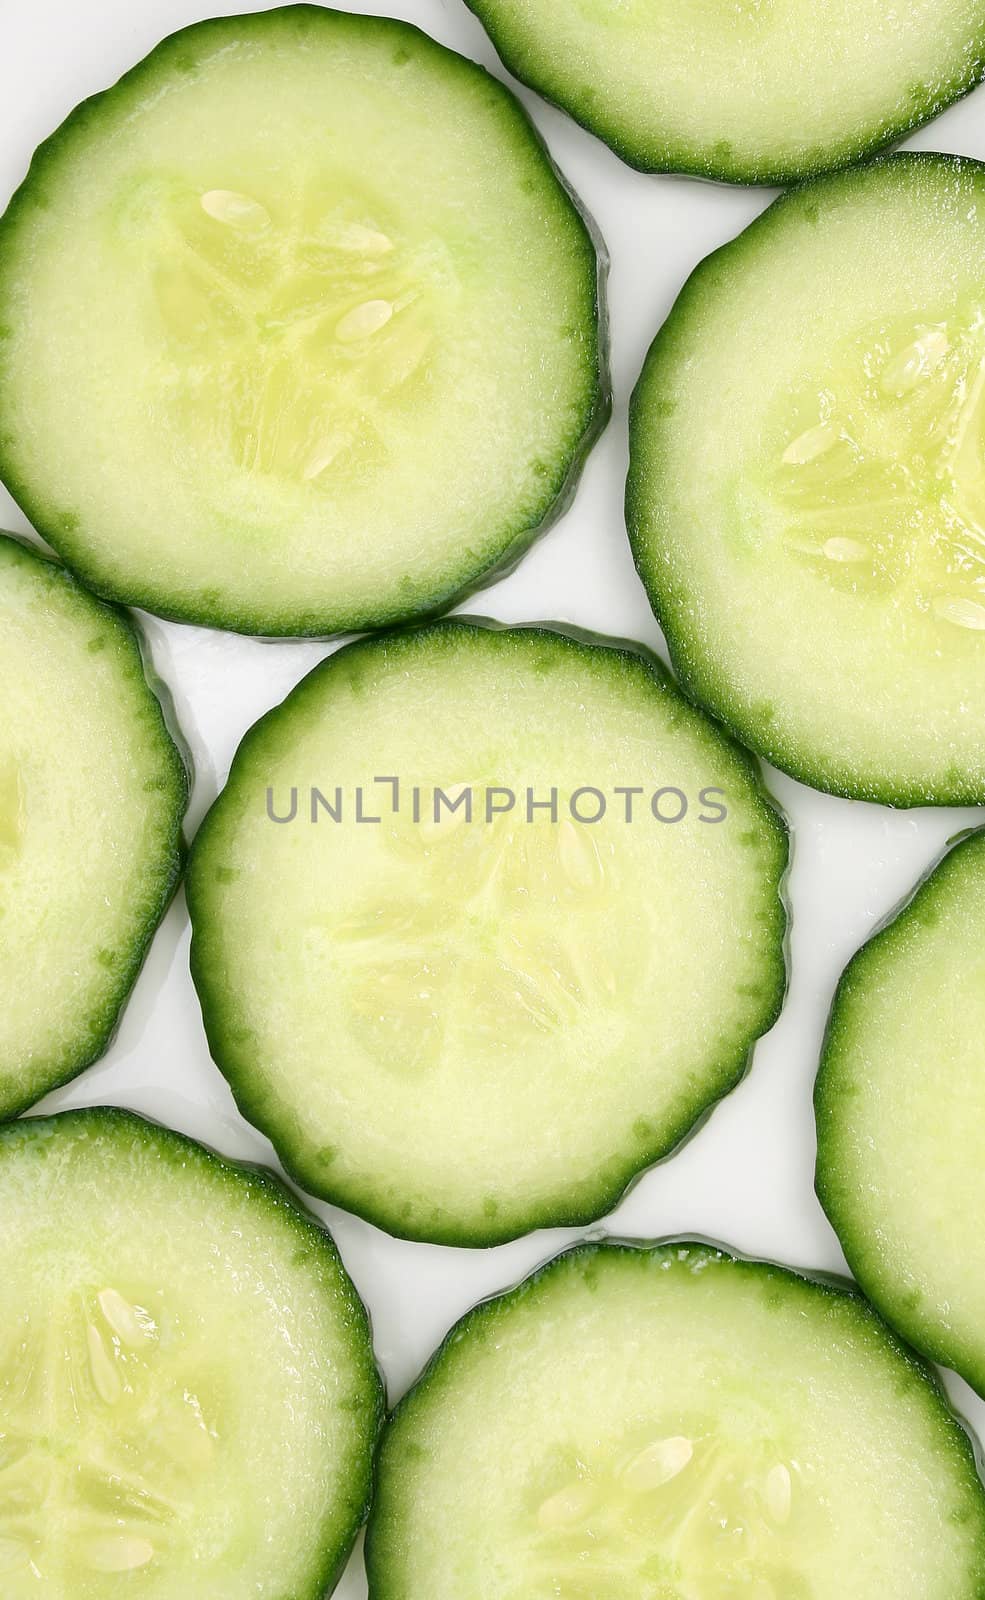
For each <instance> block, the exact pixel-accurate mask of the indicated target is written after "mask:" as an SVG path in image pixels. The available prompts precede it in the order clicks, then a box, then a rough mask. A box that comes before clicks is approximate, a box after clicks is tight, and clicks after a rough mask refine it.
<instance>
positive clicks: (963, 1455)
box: [366, 1230, 985, 1600]
mask: <svg viewBox="0 0 985 1600" xmlns="http://www.w3.org/2000/svg"><path fill="white" fill-rule="evenodd" d="M680 1251H686V1252H687V1253H688V1254H689V1255H690V1254H692V1253H693V1254H694V1255H695V1256H697V1257H700V1258H703V1259H705V1260H709V1259H710V1260H711V1261H713V1262H715V1263H716V1264H718V1265H724V1266H726V1267H730V1266H734V1267H737V1268H739V1269H743V1270H749V1271H751V1272H753V1273H755V1274H756V1275H757V1276H758V1275H759V1274H763V1275H764V1277H766V1278H772V1279H774V1280H776V1281H777V1282H778V1283H779V1284H780V1285H781V1286H782V1287H784V1288H785V1287H787V1286H789V1285H790V1284H791V1283H793V1284H795V1285H796V1286H798V1287H804V1286H806V1287H808V1288H810V1289H814V1290H816V1291H817V1292H818V1295H819V1297H826V1298H828V1299H830V1300H835V1299H836V1300H840V1301H841V1302H842V1303H850V1304H851V1305H852V1307H853V1309H854V1311H855V1313H856V1315H857V1319H858V1322H859V1325H860V1326H861V1325H863V1324H864V1325H865V1326H866V1327H868V1328H870V1329H871V1330H872V1331H873V1332H874V1333H875V1334H876V1335H877V1336H878V1337H879V1338H880V1340H881V1342H882V1344H883V1346H884V1348H885V1351H886V1352H887V1353H889V1354H891V1355H892V1356H893V1357H896V1358H898V1359H899V1360H900V1361H902V1362H903V1363H905V1365H906V1367H907V1368H908V1369H909V1371H910V1373H911V1374H912V1375H913V1376H914V1377H915V1378H916V1379H917V1380H918V1381H920V1383H921V1385H922V1389H923V1393H924V1398H925V1400H926V1404H927V1406H928V1408H931V1409H933V1411H934V1412H936V1413H937V1414H938V1415H939V1416H940V1419H941V1423H942V1425H943V1426H944V1427H945V1428H946V1429H947V1433H948V1435H949V1438H950V1442H951V1444H952V1445H953V1453H954V1460H955V1465H956V1466H960V1467H961V1468H963V1469H964V1472H965V1473H966V1474H967V1486H968V1490H969V1492H970V1493H973V1494H976V1495H977V1498H978V1501H979V1511H980V1515H979V1537H978V1551H979V1556H978V1562H979V1577H980V1580H981V1581H982V1582H983V1583H985V1485H983V1483H982V1472H983V1470H985V1454H983V1451H982V1447H981V1445H980V1443H979V1441H978V1439H977V1437H976V1435H975V1433H974V1432H973V1430H972V1428H971V1426H970V1424H969V1423H968V1422H967V1421H966V1420H965V1419H964V1417H963V1416H962V1415H961V1413H960V1412H959V1411H958V1410H957V1408H956V1407H955V1406H954V1405H953V1404H952V1402H951V1400H950V1398H949V1396H948V1394H947V1391H946V1390H945V1388H944V1385H943V1383H942V1381H941V1379H940V1377H939V1375H938V1374H937V1373H936V1372H935V1371H934V1370H933V1368H932V1367H931V1366H930V1365H929V1364H928V1363H927V1361H926V1360H925V1359H924V1358H923V1357H922V1356H921V1355H920V1354H919V1353H918V1352H917V1351H915V1350H914V1349H912V1348H911V1347H910V1346H909V1345H908V1344H906V1342H905V1341H904V1340H903V1339H902V1338H901V1337H900V1336H899V1334H898V1333H897V1332H896V1331H895V1330H894V1329H893V1328H892V1327H890V1326H889V1325H888V1324H887V1323H886V1322H885V1320H884V1319H883V1318H882V1317H881V1316H880V1315H879V1312H878V1311H877V1310H876V1309H875V1308H874V1307H873V1306H872V1305H871V1304H870V1303H869V1301H868V1300H867V1299H866V1298H865V1296H864V1295H863V1294H862V1293H861V1292H860V1290H859V1288H858V1286H857V1285H856V1284H854V1283H853V1282H852V1281H851V1280H850V1279H849V1278H846V1277H844V1276H843V1275H842V1274H839V1273H833V1272H823V1271H820V1270H818V1271H814V1270H809V1269H806V1268H799V1267H790V1266H784V1265H782V1264H781V1263H779V1262H775V1261H771V1260H766V1259H763V1258H761V1257H757V1256H751V1255H746V1254H744V1253H743V1252H741V1251H739V1250H736V1249H734V1248H733V1247H732V1246H731V1245H725V1244H722V1243H720V1242H718V1241H716V1240H713V1239H709V1238H706V1237H704V1236H703V1235H700V1234H685V1235H670V1236H662V1237H660V1238H657V1239H629V1238H626V1237H623V1236H621V1235H609V1234H606V1233H605V1232H604V1231H602V1230H599V1231H598V1232H595V1233H592V1234H590V1235H588V1236H587V1237H586V1238H585V1239H581V1240H577V1241H576V1242H575V1243H574V1244H572V1245H569V1246H566V1247H565V1248H564V1249H563V1250H561V1251H559V1252H558V1253H556V1254H555V1255H552V1256H550V1257H548V1258H547V1259H546V1260H545V1261H542V1262H541V1263H540V1264H539V1265H538V1266H537V1267H535V1268H534V1269H533V1271H532V1272H530V1273H529V1274H527V1275H526V1276H525V1277H523V1278H521V1279H520V1280H519V1281H517V1282H514V1283H513V1284H512V1285H510V1286H509V1287H507V1288H505V1289H502V1290H498V1291H496V1292H495V1293H493V1294H491V1295H488V1296H486V1297H484V1298H483V1299H481V1300H479V1301H478V1302H477V1303H476V1304H475V1305H473V1306H472V1307H471V1308H470V1309H469V1310H468V1311H466V1312H464V1313H463V1314H462V1316H461V1317H459V1318H458V1319H457V1320H456V1322H455V1323H454V1324H453V1325H452V1327H451V1328H450V1329H449V1330H448V1332H447V1333H446V1334H445V1337H444V1339H443V1340H442V1341H441V1343H440V1344H439V1345H438V1347H437V1349H436V1350H435V1352H434V1354H433V1355H432V1356H431V1357H430V1359H429V1360H428V1361H427V1362H426V1363H425V1366H424V1367H423V1369H422V1370H421V1372H420V1373H419V1374H418V1376H417V1377H416V1378H415V1379H414V1381H413V1382H412V1383H411V1385H410V1386H409V1388H408V1389H407V1390H406V1392H405V1393H404V1394H403V1395H402V1397H401V1398H400V1400H399V1401H398V1402H397V1404H396V1405H395V1406H394V1407H393V1408H392V1409H391V1410H390V1412H389V1413H388V1416H387V1419H386V1424H385V1426H384V1429H383V1432H382V1434H381V1436H380V1440H379V1444H378V1446H377V1451H376V1460H375V1466H374V1487H373V1504H372V1509H371V1512H370V1517H369V1524H368V1526H367V1530H366V1572H367V1577H368V1580H369V1600H387V1594H388V1573H387V1563H386V1558H385V1556H384V1555H382V1554H378V1552H377V1540H378V1539H379V1537H380V1532H379V1526H380V1522H381V1520H382V1518H383V1517H384V1516H385V1515H386V1514H387V1509H388V1508H387V1505H386V1492H385V1490H384V1489H383V1488H382V1483H383V1476H384V1471H385V1456H386V1453H387V1450H388V1447H389V1445H390V1441H391V1438H392V1437H393V1430H394V1428H395V1426H396V1425H397V1424H398V1423H399V1422H400V1421H401V1420H402V1418H403V1416H404V1415H405V1413H406V1412H408V1411H409V1410H410V1409H411V1408H412V1407H413V1406H414V1405H416V1404H417V1403H418V1401H419V1400H420V1399H422V1398H426V1397H427V1394H428V1391H429V1389H430V1387H431V1383H432V1381H433V1379H434V1378H435V1377H436V1376H437V1375H438V1373H439V1371H440V1369H441V1367H442V1366H443V1365H444V1362H445V1359H446V1358H447V1357H449V1356H450V1355H451V1354H452V1352H453V1350H454V1349H455V1347H456V1346H457V1345H458V1344H460V1343H461V1342H462V1341H463V1340H465V1339H467V1338H468V1337H469V1336H470V1335H471V1334H472V1333H473V1332H475V1331H476V1330H478V1329H481V1326H482V1324H483V1322H484V1321H485V1320H486V1319H487V1318H488V1317H490V1316H493V1315H495V1314H496V1313H497V1312H498V1311H500V1310H507V1311H508V1310H509V1309H510V1308H511V1307H512V1306H513V1305H514V1304H515V1303H516V1302H518V1301H520V1300H522V1299H523V1298H524V1296H525V1295H526V1294H527V1293H528V1292H529V1291H530V1290H532V1289H534V1288H536V1287H537V1286H538V1285H539V1284H540V1283H541V1282H542V1281H543V1280H544V1279H545V1278H548V1277H550V1276H551V1274H552V1272H553V1271H554V1270H555V1269H560V1268H562V1267H563V1266H564V1265H565V1264H566V1263H568V1262H571V1261H572V1260H575V1261H577V1260H587V1261H589V1262H590V1261H591V1259H592V1258H593V1257H596V1256H599V1255H604V1254H610V1255H621V1256H636V1257H641V1256H649V1257H651V1258H652V1259H653V1260H659V1259H660V1258H661V1257H662V1256H666V1255H672V1254H675V1253H676V1252H680ZM967 1600H972V1597H971V1596H968V1597H967Z"/></svg>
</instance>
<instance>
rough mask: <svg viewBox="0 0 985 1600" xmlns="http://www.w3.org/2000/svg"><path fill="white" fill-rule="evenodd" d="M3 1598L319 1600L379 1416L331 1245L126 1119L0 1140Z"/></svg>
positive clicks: (33, 1125) (54, 1125)
mask: <svg viewBox="0 0 985 1600" xmlns="http://www.w3.org/2000/svg"><path fill="white" fill-rule="evenodd" d="M0 1199H2V1203H3V1207H4V1214H5V1216H6V1217H7V1218H8V1229H7V1244H6V1245H4V1246H0V1270H2V1273H3V1281H4V1310H3V1316H2V1318H0V1419H2V1420H0V1586H2V1591H3V1594H4V1600H29V1597H34V1596H36V1595H38V1594H39V1593H43V1594H44V1596H45V1600H110V1597H111V1596H115V1595H117V1594H118V1593H119V1586H120V1584H121V1582H123V1581H124V1580H125V1581H126V1582H127V1584H128V1592H130V1590H131V1589H132V1592H133V1593H134V1594H139V1595H140V1596H141V1597H144V1600H187V1597H188V1596H190V1595H193V1594H194V1595H198V1594H202V1595H205V1594H208V1595H209V1597H210V1600H247V1597H249V1600H255V1597H258V1596H269V1597H270V1600H281V1596H283V1595H284V1594H285V1593H290V1594H291V1596H292V1600H293V1597H297V1600H322V1594H323V1592H324V1587H325V1584H326V1583H327V1581H328V1578H329V1577H330V1576H331V1574H332V1572H333V1570H334V1568H335V1566H336V1565H337V1563H338V1562H339V1560H341V1559H342V1558H343V1557H344V1555H345V1552H346V1550H347V1547H348V1544H349V1542H351V1539H352V1538H353V1537H354V1535H355V1530H356V1527H357V1525H358V1520H359V1516H360V1512H361V1510H362V1507H363V1500H364V1497H365V1495H366V1493H367V1487H368V1476H369V1456H370V1451H371V1447H372V1440H373V1434H374V1430H375V1425H376V1413H377V1407H378V1389H377V1380H376V1378H375V1374H374V1371H373V1366H372V1356H371V1351H370V1347H369V1339H368V1331H367V1328H366V1323H365V1318H363V1317H362V1313H361V1309H360V1308H359V1307H358V1302H356V1300H355V1297H354V1295H353V1293H352V1290H351V1286H350V1285H349V1284H348V1281H347V1280H346V1279H345V1278H344V1275H343V1273H342V1270H341V1267H340V1266H339V1264H338V1259H337V1257H336V1256H335V1255H334V1253H333V1252H332V1248H331V1245H330V1244H329V1242H328V1241H327V1239H326V1237H325V1236H324V1235H322V1234H320V1232H319V1231H318V1230H317V1229H316V1228H315V1227H314V1225H313V1223H312V1222H311V1221H310V1220H305V1218H304V1217H303V1214H302V1213H300V1212H299V1211H297V1210H296V1209H294V1208H293V1207H292V1206H290V1205H289V1204H288V1202H287V1201H286V1198H285V1197H284V1196H283V1195H282V1194H280V1193H279V1192H278V1191H276V1190H275V1189H274V1188H273V1187H272V1186H268V1185H266V1183H265V1182H263V1181H261V1180H258V1179H257V1178H256V1177H255V1176H252V1177H244V1176H243V1175H242V1174H240V1173H239V1172H237V1171H236V1170H235V1169H232V1168H230V1167H228V1166H225V1165H223V1164H220V1163H218V1162H216V1161H215V1160H214V1159H213V1158H212V1157H211V1156H208V1155H207V1154H206V1153H205V1152H203V1151H201V1150H199V1149H198V1147H196V1146H192V1145H189V1144H188V1143H187V1142H186V1141H182V1140H180V1139H178V1138H177V1136H175V1135H171V1134H169V1133H166V1132H165V1131H163V1130H160V1129H156V1128H154V1129H151V1128H150V1127H149V1125H146V1124H143V1123H141V1122H140V1121H139V1119H136V1118H132V1117H130V1116H129V1115H127V1114H125V1113H119V1112H102V1111H95V1112H82V1113H68V1114H66V1115H65V1116H63V1117H61V1118H56V1119H48V1120H41V1121H30V1120H29V1121H27V1122H22V1123H19V1124H14V1125H12V1126H11V1128H10V1129H9V1130H8V1131H5V1132H3V1133H0Z"/></svg>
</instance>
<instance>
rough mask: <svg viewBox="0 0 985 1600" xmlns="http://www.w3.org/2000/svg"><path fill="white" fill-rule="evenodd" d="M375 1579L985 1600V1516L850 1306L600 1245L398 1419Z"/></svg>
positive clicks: (730, 1268)
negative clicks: (984, 1599)
mask: <svg viewBox="0 0 985 1600" xmlns="http://www.w3.org/2000/svg"><path fill="white" fill-rule="evenodd" d="M504 1463H507V1464H508V1470H504ZM367 1565H368V1568H369V1576H370V1596H371V1600H420V1597H421V1596H423V1595H427V1597H428V1600H462V1597H463V1596H465V1595H468V1597H469V1600H692V1597H693V1600H699V1597H700V1600H740V1597H741V1600H883V1597H884V1596H886V1595H891V1596H892V1597H893V1600H978V1596H980V1595H981V1593H982V1592H983V1589H982V1586H983V1583H985V1497H983V1493H982V1488H981V1485H980V1483H979V1481H978V1477H977V1474H976V1471H975V1462H974V1456H973V1454H972V1449H971V1445H970V1443H969V1440H968V1438H967V1436H966V1435H965V1433H964V1432H963V1430H962V1428H961V1427H960V1425H959V1424H958V1421H957V1419H956V1418H955V1417H954V1415H953V1413H951V1412H950V1411H949V1410H948V1408H947V1405H946V1402H945V1399H944V1396H943V1393H942V1391H941V1390H940V1389H939V1388H938V1386H937V1384H936V1382H935V1381H934V1379H933V1378H932V1377H931V1375H930V1374H929V1372H928V1371H927V1370H926V1369H925V1368H924V1367H923V1365H922V1364H921V1363H919V1362H918V1361H917V1360H916V1359H915V1358H914V1357H912V1356H911V1355H910V1353H909V1352H907V1351H906V1350H905V1349H904V1348H903V1347H902V1346H901V1345H899V1344H898V1343H897V1342H896V1341H895V1339H894V1338H893V1337H892V1335H891V1334H890V1333H889V1332H888V1330H887V1329H886V1328H885V1327H884V1326H883V1325H882V1323H881V1322H879V1320H878V1319H877V1318H876V1317H875V1316H874V1315H873V1313H872V1311H871V1310H870V1309H869V1307H868V1306H867V1305H866V1304H865V1302H864V1301H863V1300H862V1299H861V1297H860V1296H858V1295H856V1294H854V1293H852V1292H851V1291H850V1290H849V1289H848V1288H847V1286H846V1287H834V1286H833V1285H831V1284H821V1283H814V1282H810V1281H808V1280H807V1279H804V1278H802V1277H799V1276H797V1275H795V1274H794V1273H792V1272H788V1271H785V1270H783V1269H781V1268H779V1267H774V1266H767V1265H764V1264H762V1263H760V1262H748V1261H739V1260H735V1259H733V1258H732V1257H731V1256H729V1255H726V1254H724V1253H723V1252H720V1251H717V1250H714V1249H712V1248H711V1247H709V1246H706V1245H701V1244H669V1245H661V1246H657V1247H639V1246H637V1247H632V1246H628V1245H612V1244H606V1245H589V1246H582V1247H581V1248H579V1249H577V1250H574V1251H572V1252H570V1253H569V1254H567V1255H564V1256H561V1257H560V1258H559V1259H558V1260H556V1261H555V1262H553V1263H552V1264H551V1265H549V1266H548V1267H546V1268H544V1269H542V1270H541V1271H540V1272H539V1273H537V1274H535V1276H534V1277H532V1278H530V1279H528V1280H527V1282H526V1283H523V1284H521V1285H520V1287H519V1288H518V1289H515V1290H513V1291H512V1292H510V1293H508V1294H506V1295H503V1296H502V1297H500V1298H499V1299H497V1300H493V1301H491V1302H489V1303H487V1304H486V1305H484V1306H480V1307H479V1308H478V1309H477V1310H475V1311H473V1312H472V1313H470V1315H468V1316H466V1317H465V1318H464V1320H463V1321H462V1322H460V1323H459V1324H458V1326H457V1327H456V1328H455V1329H454V1330H453V1332H452V1334H451V1335H450V1336H449V1338H448V1340H447V1342H446V1343H445V1345H444V1347H443V1348H442V1350H441V1351H439V1353H438V1355H437V1356H436V1357H435V1359H434V1361H433V1362H432V1363H431V1365H430V1366H429V1367H428V1369H427V1371H426V1372H425V1374H424V1376H423V1377H422V1378H421V1380H420V1382H419V1383H418V1384H417V1386H416V1388H414V1389H413V1390H412V1391H411V1393H410V1395H409V1396H408V1397H407V1398H406V1399H405V1400H404V1401H402V1402H401V1404H400V1405H399V1406H398V1408H397V1410H396V1413H395V1414H394V1417H393V1419H392V1421H391V1422H390V1424H389V1426H388V1428H387V1431H386V1433H385V1434H384V1439H383V1445H382V1450H381V1455H380V1461H379V1467H378V1473H377V1490H376V1499H375V1502H374V1506H373V1511H372V1515H371V1518H370V1527H369V1534H368V1539H367Z"/></svg>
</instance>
